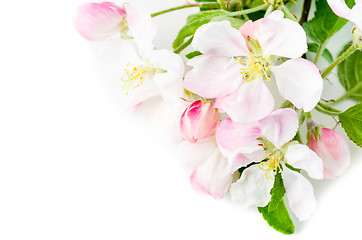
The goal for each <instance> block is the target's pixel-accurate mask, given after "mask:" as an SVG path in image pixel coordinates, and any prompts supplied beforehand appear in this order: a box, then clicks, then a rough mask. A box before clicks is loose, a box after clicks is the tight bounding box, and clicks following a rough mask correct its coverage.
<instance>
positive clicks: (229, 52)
mask: <svg viewBox="0 0 362 240" xmlns="http://www.w3.org/2000/svg"><path fill="white" fill-rule="evenodd" d="M192 47H193V48H194V49H196V50H199V51H200V52H202V53H203V54H213V55H222V56H226V57H234V56H248V55H249V50H248V48H247V46H246V42H245V39H244V38H243V36H242V35H241V33H240V32H239V31H238V30H237V29H235V28H233V27H232V26H231V24H230V22H229V21H222V22H211V23H208V24H205V25H202V26H201V27H199V28H198V29H197V30H196V32H195V36H194V39H193V41H192Z"/></svg>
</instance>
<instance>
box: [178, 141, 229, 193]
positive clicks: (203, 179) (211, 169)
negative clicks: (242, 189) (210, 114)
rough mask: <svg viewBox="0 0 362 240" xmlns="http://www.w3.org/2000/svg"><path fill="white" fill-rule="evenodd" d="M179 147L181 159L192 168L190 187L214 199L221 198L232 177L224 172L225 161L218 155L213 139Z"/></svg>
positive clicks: (183, 144)
mask: <svg viewBox="0 0 362 240" xmlns="http://www.w3.org/2000/svg"><path fill="white" fill-rule="evenodd" d="M180 147H181V148H179V151H180V153H181V154H182V157H183V158H184V160H185V161H186V162H188V165H189V166H190V167H192V168H193V170H192V174H191V176H190V183H191V185H192V187H193V188H194V189H195V190H196V191H199V192H202V193H205V194H209V195H211V196H212V197H214V198H215V199H221V198H223V196H224V194H225V192H226V191H227V190H228V189H229V186H230V184H231V182H232V175H231V174H228V173H226V171H225V167H226V165H227V159H226V158H225V157H224V156H223V155H222V154H221V153H220V151H219V149H218V148H217V145H216V142H215V139H207V140H204V141H200V142H197V143H190V142H184V143H182V145H181V146H180Z"/></svg>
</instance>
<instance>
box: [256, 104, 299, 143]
mask: <svg viewBox="0 0 362 240" xmlns="http://www.w3.org/2000/svg"><path fill="white" fill-rule="evenodd" d="M259 122H260V128H261V133H262V136H263V137H265V138H266V139H267V140H269V141H270V142H271V143H273V144H274V146H275V147H276V148H280V147H281V146H283V145H284V144H285V143H287V142H288V141H290V140H292V138H293V137H294V136H295V134H296V133H297V130H298V127H299V123H298V115H297V113H296V111H294V110H293V109H290V108H282V109H277V110H275V111H273V112H272V113H271V114H269V115H268V116H267V117H266V118H264V119H262V120H260V121H259Z"/></svg>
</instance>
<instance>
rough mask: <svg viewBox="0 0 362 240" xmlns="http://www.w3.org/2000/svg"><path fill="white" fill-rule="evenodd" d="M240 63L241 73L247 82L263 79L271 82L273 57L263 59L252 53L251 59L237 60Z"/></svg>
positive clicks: (250, 53) (250, 54)
mask: <svg viewBox="0 0 362 240" xmlns="http://www.w3.org/2000/svg"><path fill="white" fill-rule="evenodd" d="M237 61H238V63H240V64H242V67H241V68H240V73H241V74H243V79H244V81H245V82H250V81H252V80H254V79H256V78H263V79H265V80H267V81H268V82H270V71H269V65H270V64H271V57H270V56H268V57H266V58H263V57H261V56H255V55H254V54H253V53H252V52H249V57H248V58H244V59H242V58H241V57H239V58H238V59H237Z"/></svg>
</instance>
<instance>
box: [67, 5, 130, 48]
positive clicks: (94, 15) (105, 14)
mask: <svg viewBox="0 0 362 240" xmlns="http://www.w3.org/2000/svg"><path fill="white" fill-rule="evenodd" d="M125 16H126V11H125V10H124V9H123V8H121V7H119V6H117V5H116V4H114V3H112V2H103V3H85V4H83V5H81V6H80V7H79V8H78V13H77V16H76V17H75V19H74V26H75V28H76V29H77V31H78V32H79V34H80V35H82V36H83V37H84V38H86V39H88V40H90V41H101V40H105V39H107V38H109V37H111V36H112V35H114V34H115V33H117V32H121V31H123V30H124V29H125V28H126V21H124V19H125Z"/></svg>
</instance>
